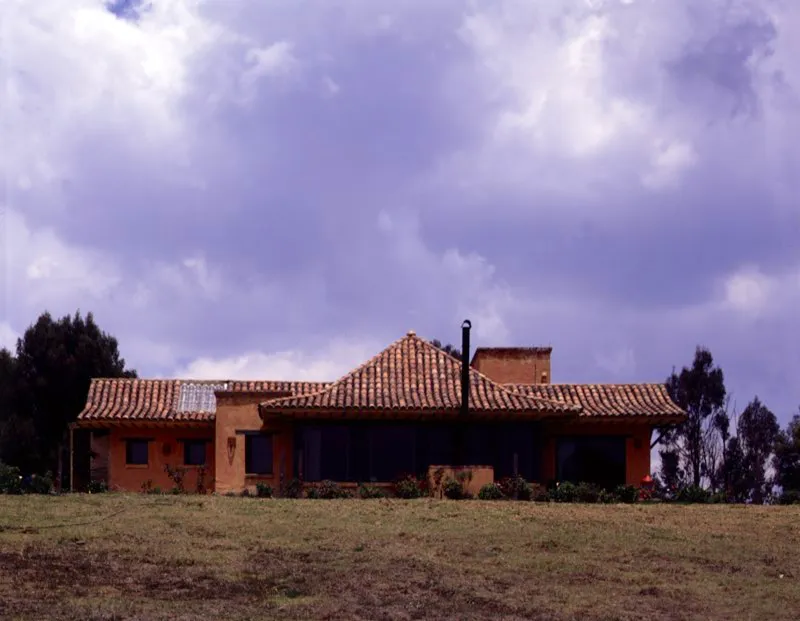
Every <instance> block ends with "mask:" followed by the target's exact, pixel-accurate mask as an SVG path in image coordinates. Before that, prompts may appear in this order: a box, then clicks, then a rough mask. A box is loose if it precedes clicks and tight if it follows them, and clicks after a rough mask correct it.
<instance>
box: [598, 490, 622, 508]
mask: <svg viewBox="0 0 800 621" xmlns="http://www.w3.org/2000/svg"><path fill="white" fill-rule="evenodd" d="M597 502H599V503H602V504H604V505H610V504H614V503H615V502H619V498H617V496H616V494H614V492H610V491H608V490H607V489H601V490H600V493H599V494H598V495H597Z"/></svg>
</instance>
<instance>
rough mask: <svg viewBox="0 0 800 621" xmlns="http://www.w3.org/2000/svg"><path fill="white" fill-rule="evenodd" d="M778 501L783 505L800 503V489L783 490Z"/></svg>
mask: <svg viewBox="0 0 800 621" xmlns="http://www.w3.org/2000/svg"><path fill="white" fill-rule="evenodd" d="M778 503H779V504H782V505H800V491H798V490H796V489H790V490H788V491H785V492H783V494H781V495H780V497H779V498H778Z"/></svg>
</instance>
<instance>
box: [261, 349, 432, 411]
mask: <svg viewBox="0 0 800 621" xmlns="http://www.w3.org/2000/svg"><path fill="white" fill-rule="evenodd" d="M414 338H419V337H418V336H417V335H416V334H406V335H405V336H403V337H400V338H399V339H397V340H395V341H392V342H391V343H389V344H388V345H387V346H386V347H384V348H383V349H382V350H380V351H379V352H378V353H377V354H375V355H374V356H372V357H371V358H368V359H367V360H366V361H364V362H362V363H361V364H360V365H358V366H357V367H355V368H354V369H351V370H349V371H348V372H347V373H345V374H344V375H342V376H341V377H340V378H338V379H336V380H334V381H333V382H331V383H329V384H328V385H327V386H325V387H324V388H321V389H320V390H317V391H315V392H310V393H308V394H307V395H303V397H305V398H309V399H311V398H314V397H317V396H319V395H322V394H325V393H326V392H330V391H332V390H334V389H336V388H338V387H339V385H341V384H342V383H344V381H345V380H347V378H349V377H351V376H354V375H356V374H357V373H359V372H360V371H363V370H364V369H365V368H366V367H368V366H369V365H370V364H372V363H373V362H375V361H376V360H377V359H378V358H380V357H381V356H383V355H384V354H385V353H386V352H388V351H389V350H390V349H392V348H393V347H397V346H398V345H400V344H401V343H402V342H403V341H404V340H406V339H414ZM420 340H424V339H420ZM294 398H295V395H291V396H289V397H279V398H277V399H269V401H268V402H269V403H270V404H272V405H275V404H278V403H280V402H282V401H284V400H290V399H294Z"/></svg>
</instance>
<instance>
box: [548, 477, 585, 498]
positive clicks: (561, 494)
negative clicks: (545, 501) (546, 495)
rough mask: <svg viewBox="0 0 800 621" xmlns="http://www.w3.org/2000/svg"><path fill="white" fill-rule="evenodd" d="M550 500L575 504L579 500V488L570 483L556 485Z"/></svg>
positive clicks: (564, 482)
mask: <svg viewBox="0 0 800 621" xmlns="http://www.w3.org/2000/svg"><path fill="white" fill-rule="evenodd" d="M550 498H551V499H552V500H553V501H555V502H575V501H576V500H578V486H577V485H575V484H574V483H571V482H569V481H563V482H559V483H556V486H555V488H554V489H553V490H552V491H551V492H550Z"/></svg>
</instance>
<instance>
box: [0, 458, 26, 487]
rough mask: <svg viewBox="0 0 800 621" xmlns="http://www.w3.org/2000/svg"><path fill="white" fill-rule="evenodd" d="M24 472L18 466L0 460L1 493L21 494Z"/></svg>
mask: <svg viewBox="0 0 800 621" xmlns="http://www.w3.org/2000/svg"><path fill="white" fill-rule="evenodd" d="M21 493H22V474H20V471H19V468H17V467H16V466H9V465H7V464H4V463H2V462H0V494H21Z"/></svg>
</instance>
